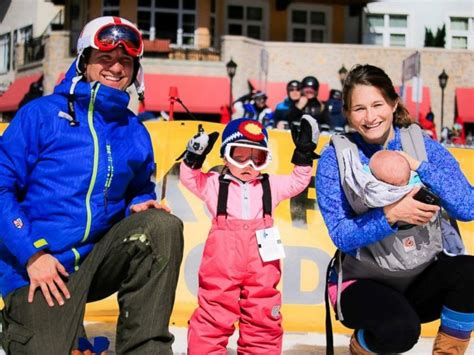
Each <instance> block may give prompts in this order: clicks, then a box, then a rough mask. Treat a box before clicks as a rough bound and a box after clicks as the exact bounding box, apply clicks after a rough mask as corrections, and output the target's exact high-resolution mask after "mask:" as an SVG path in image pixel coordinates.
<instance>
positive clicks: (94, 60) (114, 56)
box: [86, 47, 133, 91]
mask: <svg viewBox="0 0 474 355" xmlns="http://www.w3.org/2000/svg"><path fill="white" fill-rule="evenodd" d="M132 76H133V57H131V56H129V55H128V54H127V52H125V51H124V50H123V48H121V47H117V48H115V49H114V50H112V51H110V52H102V51H99V50H97V49H92V52H91V55H90V57H89V61H88V63H87V66H86V79H87V81H88V82H93V81H98V82H100V83H101V84H103V85H106V86H110V87H112V88H115V89H118V90H122V91H124V90H125V89H126V88H127V87H128V86H129V85H130V84H131V82H132Z"/></svg>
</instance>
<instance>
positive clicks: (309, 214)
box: [0, 121, 474, 336]
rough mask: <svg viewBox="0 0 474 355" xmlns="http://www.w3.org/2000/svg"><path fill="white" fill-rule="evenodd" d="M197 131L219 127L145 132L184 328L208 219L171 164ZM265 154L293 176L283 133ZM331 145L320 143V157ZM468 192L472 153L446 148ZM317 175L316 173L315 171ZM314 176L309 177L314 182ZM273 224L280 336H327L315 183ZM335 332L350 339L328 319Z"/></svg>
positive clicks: (99, 316)
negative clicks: (280, 250)
mask: <svg viewBox="0 0 474 355" xmlns="http://www.w3.org/2000/svg"><path fill="white" fill-rule="evenodd" d="M198 124H202V125H203V127H204V129H205V130H206V132H208V133H210V132H213V131H218V132H221V131H222V129H223V125H221V124H217V123H209V122H195V121H174V122H150V123H147V124H146V127H147V129H148V130H149V132H150V134H151V137H152V141H153V148H154V151H155V159H156V163H157V172H156V177H155V179H156V184H157V190H156V192H157V195H158V198H159V199H162V200H163V201H164V202H166V204H168V206H170V207H171V209H172V211H173V213H174V214H176V215H177V216H179V217H180V218H181V219H182V220H183V221H184V226H185V250H184V257H183V263H182V266H181V270H180V279H179V283H178V288H177V296H176V304H175V307H174V312H173V315H172V318H171V323H172V324H173V325H176V326H183V327H185V326H186V325H187V321H188V319H189V317H190V315H191V313H192V311H193V310H194V308H195V307H196V293H197V287H198V280H197V273H198V269H199V263H200V258H201V254H202V249H203V246H204V244H203V243H204V241H205V239H206V237H207V233H208V231H209V228H210V219H209V215H208V213H207V211H206V208H205V205H204V203H202V201H200V200H199V199H198V198H196V197H195V196H194V195H192V194H191V193H190V192H189V191H188V190H186V188H184V187H183V186H182V185H181V184H180V183H179V176H178V173H179V163H177V162H176V161H175V160H176V158H177V157H178V156H179V155H180V154H181V153H182V152H183V151H184V149H185V147H186V143H187V141H188V140H189V139H190V138H191V137H192V136H193V135H195V134H196V132H197V127H198ZM4 127H5V126H3V127H2V125H1V124H0V133H1V132H2V131H3V129H2V128H4ZM269 135H270V139H269V146H270V149H271V150H272V157H273V160H272V162H271V164H270V166H269V168H268V169H267V172H268V173H271V174H289V173H290V172H291V170H292V164H291V162H290V161H291V155H292V153H293V147H294V146H293V142H292V140H291V135H290V133H289V132H288V131H277V130H273V131H270V132H269ZM328 141H329V137H328V136H321V138H320V142H319V145H318V152H321V148H322V147H323V146H324V145H325V144H326V143H327V142H328ZM219 145H220V139H219V140H218V141H217V143H216V146H215V147H214V149H213V151H212V152H211V154H210V155H209V157H208V158H207V159H206V161H205V163H204V166H203V169H204V170H206V171H207V170H209V169H217V170H219V169H221V168H222V159H221V158H220V157H219ZM449 150H450V151H451V153H452V154H453V155H454V156H455V157H456V159H457V160H458V161H459V163H460V165H461V168H462V170H463V172H464V174H465V175H466V176H467V178H468V179H469V181H470V182H471V184H473V182H474V164H472V163H473V161H474V150H469V149H460V148H450V149H449ZM315 169H316V167H315V168H314V171H315ZM313 176H314V174H313ZM274 217H275V224H276V225H277V226H278V228H279V230H280V233H281V235H282V239H283V244H284V246H285V252H286V255H287V257H286V258H285V259H284V260H283V261H282V270H283V271H282V280H281V282H280V285H279V289H280V290H281V291H282V295H283V307H282V313H283V320H284V328H285V329H286V330H291V331H316V332H324V331H325V324H324V317H325V311H324V281H325V273H326V266H327V264H328V262H329V260H330V258H331V257H332V255H333V254H334V251H335V248H334V246H333V244H332V241H331V239H330V238H329V235H328V232H327V229H326V226H325V224H324V221H323V219H322V217H321V213H320V212H319V210H318V206H317V203H316V191H315V188H314V178H313V179H312V181H311V183H310V185H309V187H308V189H307V190H306V191H304V192H303V193H302V194H300V195H299V196H297V197H294V198H292V199H289V200H286V201H283V202H282V203H281V204H280V205H279V206H278V208H277V209H276V211H275V214H274ZM460 228H461V233H462V235H463V238H464V242H465V243H466V247H467V249H468V251H469V253H470V254H472V253H473V252H474V242H473V240H474V223H472V222H470V223H460ZM117 314H118V311H117V305H116V301H115V297H114V296H112V297H109V298H108V299H106V300H103V301H100V302H95V303H92V304H89V305H88V307H87V313H86V317H87V318H88V319H89V320H101V321H111V322H114V321H115V320H116V317H117ZM333 326H334V330H335V332H343V333H347V334H349V333H350V330H348V329H346V328H344V327H343V326H342V325H341V324H340V323H339V322H336V321H335V320H334V318H333ZM437 327H438V323H437V322H433V323H430V324H427V325H425V326H424V327H423V335H424V336H433V335H434V334H435V333H436V331H437Z"/></svg>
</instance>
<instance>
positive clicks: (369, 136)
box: [346, 85, 398, 145]
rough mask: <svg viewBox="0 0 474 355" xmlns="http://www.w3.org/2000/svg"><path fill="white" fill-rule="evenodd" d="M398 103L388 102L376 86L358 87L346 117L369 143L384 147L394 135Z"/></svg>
mask: <svg viewBox="0 0 474 355" xmlns="http://www.w3.org/2000/svg"><path fill="white" fill-rule="evenodd" d="M397 103H398V102H394V103H390V102H387V100H386V99H385V97H384V96H383V95H382V93H381V92H380V90H379V89H377V88H376V87H375V86H368V85H356V86H354V89H353V90H352V93H351V99H350V105H349V107H348V111H347V112H346V115H347V118H348V120H349V124H350V125H351V126H352V128H354V129H355V130H356V131H357V132H359V134H360V135H361V136H362V138H363V139H364V140H365V141H366V142H367V143H370V144H380V145H384V144H385V143H386V142H387V140H388V139H389V138H390V137H391V135H392V133H393V126H392V123H393V113H394V112H395V110H396V108H397Z"/></svg>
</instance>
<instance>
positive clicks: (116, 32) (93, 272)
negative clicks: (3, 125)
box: [0, 17, 183, 354]
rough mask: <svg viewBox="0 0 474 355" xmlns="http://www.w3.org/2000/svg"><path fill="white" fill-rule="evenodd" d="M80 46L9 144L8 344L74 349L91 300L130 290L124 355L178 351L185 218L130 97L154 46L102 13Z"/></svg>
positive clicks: (5, 196)
mask: <svg viewBox="0 0 474 355" xmlns="http://www.w3.org/2000/svg"><path fill="white" fill-rule="evenodd" d="M77 48H78V57H77V59H76V61H75V62H74V63H73V64H72V66H71V68H70V69H69V71H68V72H67V74H66V77H65V79H64V80H63V81H62V82H61V83H60V84H59V85H58V86H57V87H56V88H55V91H54V93H53V94H52V95H49V96H45V97H42V98H39V99H37V100H33V101H31V102H30V103H28V104H27V105H25V106H24V107H22V108H21V109H20V110H19V111H18V114H17V115H16V116H15V118H14V119H13V121H12V122H11V124H10V125H9V126H8V128H7V130H6V131H5V133H4V135H3V136H2V140H1V142H0V210H1V211H2V215H1V217H0V292H1V296H2V298H3V300H4V302H5V308H4V310H3V318H4V321H5V328H4V329H3V332H4V333H3V334H2V335H3V336H4V342H3V347H4V349H5V350H6V351H7V352H8V353H14V354H17V353H18V354H20V353H21V354H25V353H26V354H69V353H71V350H72V349H73V348H75V347H76V346H77V345H76V342H77V339H78V338H79V337H80V336H84V335H85V334H84V327H83V324H82V323H83V318H84V310H85V304H86V302H89V301H95V300H99V299H102V298H105V297H107V296H109V295H111V294H113V293H115V292H117V291H118V301H119V307H120V317H119V320H118V325H117V339H116V350H117V353H131V352H134V353H137V354H145V353H147V354H150V353H172V352H171V344H172V342H173V336H172V335H171V334H170V333H169V331H168V324H169V317H170V314H171V310H172V307H173V302H174V296H175V289H176V283H177V279H178V273H179V267H180V262H181V258H182V248H183V240H182V239H183V236H182V223H181V221H180V220H179V219H178V218H176V217H175V216H173V215H171V214H169V213H168V212H166V211H163V206H160V205H159V204H158V203H157V202H156V196H155V185H154V183H153V182H152V181H151V176H152V174H153V172H154V158H153V150H152V145H151V141H150V136H149V134H148V132H147V131H146V129H145V127H144V126H143V125H142V124H141V123H140V122H138V120H137V118H136V116H135V115H134V114H133V113H132V112H131V111H129V110H128V109H127V106H128V102H129V95H128V93H127V92H126V91H125V90H126V88H127V87H128V86H130V85H131V84H133V83H134V82H135V86H136V87H137V91H138V93H139V94H140V95H141V94H143V74H142V68H141V65H140V62H139V59H140V57H141V55H142V52H143V41H142V39H141V35H140V33H139V31H138V29H137V28H136V27H135V25H133V24H132V23H130V22H129V21H127V20H125V19H121V18H119V17H100V18H97V19H95V20H93V21H91V22H90V23H88V24H87V25H86V26H85V27H84V29H83V31H82V32H81V35H80V37H79V41H78V45H77ZM165 209H167V208H165ZM128 215H130V216H129V217H128V218H125V217H126V216H128Z"/></svg>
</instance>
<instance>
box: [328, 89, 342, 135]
mask: <svg viewBox="0 0 474 355" xmlns="http://www.w3.org/2000/svg"><path fill="white" fill-rule="evenodd" d="M324 109H325V117H327V118H328V124H329V129H330V130H331V131H333V132H344V131H345V128H346V124H347V120H346V117H344V113H343V110H342V92H341V91H340V90H336V89H331V91H330V92H329V99H328V100H327V101H326V103H325V105H324Z"/></svg>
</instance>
